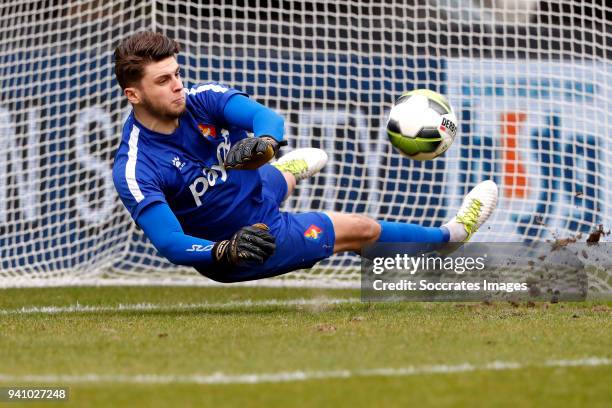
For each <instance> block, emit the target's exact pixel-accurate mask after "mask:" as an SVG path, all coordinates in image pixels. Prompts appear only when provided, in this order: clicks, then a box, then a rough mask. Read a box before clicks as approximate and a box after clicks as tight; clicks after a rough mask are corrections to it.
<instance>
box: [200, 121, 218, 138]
mask: <svg viewBox="0 0 612 408" xmlns="http://www.w3.org/2000/svg"><path fill="white" fill-rule="evenodd" d="M198 128H200V133H202V136H204V137H206V138H209V137H211V138H213V139H216V138H217V130H216V129H215V127H214V126H210V125H204V124H202V123H200V124H199V125H198Z"/></svg>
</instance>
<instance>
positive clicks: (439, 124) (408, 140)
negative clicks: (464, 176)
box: [387, 89, 457, 160]
mask: <svg viewBox="0 0 612 408" xmlns="http://www.w3.org/2000/svg"><path fill="white" fill-rule="evenodd" d="M456 134H457V116H455V112H453V108H452V107H451V106H450V103H449V102H448V99H446V98H445V97H444V96H442V95H440V94H439V93H437V92H434V91H430V90H428V89H416V90H414V91H410V92H407V93H405V94H403V95H402V96H401V97H400V98H399V99H398V100H397V101H395V104H394V105H393V108H392V109H391V113H390V114H389V121H388V122H387V135H388V136H389V139H390V140H391V144H392V145H393V146H395V147H396V148H397V149H398V150H399V151H400V152H401V153H402V154H403V155H404V156H406V157H409V158H411V159H414V160H432V159H435V158H436V157H438V156H439V155H441V154H442V153H444V152H445V151H446V150H447V149H448V148H449V147H450V145H451V144H452V143H453V140H455V136H456Z"/></svg>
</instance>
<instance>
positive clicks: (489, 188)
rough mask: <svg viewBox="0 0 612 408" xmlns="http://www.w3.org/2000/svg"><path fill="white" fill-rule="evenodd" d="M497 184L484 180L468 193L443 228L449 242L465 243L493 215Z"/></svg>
mask: <svg viewBox="0 0 612 408" xmlns="http://www.w3.org/2000/svg"><path fill="white" fill-rule="evenodd" d="M497 194H498V191H497V184H495V182H493V181H492V180H486V181H483V182H482V183H480V184H478V185H477V186H476V187H474V188H473V189H472V191H470V192H469V193H468V194H467V195H466V196H465V198H464V199H463V203H462V204H461V208H459V211H458V212H457V215H456V216H455V218H453V220H451V221H450V222H449V223H448V224H445V225H444V226H445V227H447V228H448V230H449V231H450V234H451V242H458V241H463V242H467V241H469V240H470V238H472V235H474V233H475V232H476V231H478V228H480V226H481V225H482V224H484V223H485V221H486V220H487V219H489V217H490V216H491V214H492V213H493V210H494V209H495V207H496V206H497Z"/></svg>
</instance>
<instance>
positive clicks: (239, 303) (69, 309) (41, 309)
mask: <svg viewBox="0 0 612 408" xmlns="http://www.w3.org/2000/svg"><path fill="white" fill-rule="evenodd" d="M359 302H360V299H359V298H315V299H267V300H236V301H229V302H219V303H207V302H202V303H175V304H159V303H131V304H118V305H114V306H92V305H81V304H79V303H76V304H74V305H68V306H31V307H22V308H20V309H3V310H0V316H7V315H27V314H37V313H40V314H58V313H97V312H140V311H142V312H148V311H189V310H218V309H224V310H227V309H230V310H231V309H241V308H245V307H269V306H281V307H295V306H330V305H332V306H333V305H340V304H347V303H359Z"/></svg>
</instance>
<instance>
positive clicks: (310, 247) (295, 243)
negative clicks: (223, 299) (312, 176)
mask: <svg viewBox="0 0 612 408" xmlns="http://www.w3.org/2000/svg"><path fill="white" fill-rule="evenodd" d="M259 173H260V175H261V179H262V192H263V195H264V198H265V199H266V200H269V202H271V203H273V204H274V205H273V206H271V210H270V211H269V213H268V214H267V215H266V219H265V220H264V221H265V223H266V224H267V225H268V226H269V227H270V233H271V234H272V235H274V237H275V238H276V251H275V252H274V254H273V255H272V256H271V257H270V258H268V260H266V262H264V263H263V264H261V265H256V264H254V265H249V266H242V267H236V268H233V269H227V270H218V269H217V270H204V269H198V268H196V269H198V271H199V272H200V273H201V274H203V275H205V276H207V277H209V278H211V279H214V280H216V281H219V282H242V281H249V280H255V279H262V278H269V277H272V276H277V275H282V274H284V273H287V272H291V271H295V270H298V269H308V268H311V267H312V266H313V265H314V264H316V263H317V262H319V261H320V260H322V259H325V258H328V257H330V256H331V255H332V254H333V253H334V243H335V240H336V236H335V233H334V227H333V224H332V222H331V220H330V219H329V217H328V216H327V214H325V213H322V212H307V213H289V212H282V211H280V209H279V207H280V205H281V203H282V202H283V200H284V198H285V195H286V194H287V183H286V181H285V178H284V177H283V175H282V173H281V172H280V171H279V170H277V169H276V168H275V167H274V166H271V165H264V166H262V167H261V168H260V169H259Z"/></svg>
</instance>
